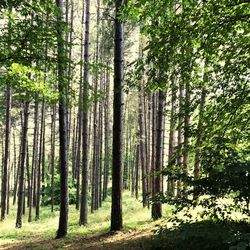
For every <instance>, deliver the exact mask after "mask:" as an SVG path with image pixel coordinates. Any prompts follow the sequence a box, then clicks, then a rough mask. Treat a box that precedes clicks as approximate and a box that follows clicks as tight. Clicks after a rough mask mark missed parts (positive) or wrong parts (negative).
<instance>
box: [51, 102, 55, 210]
mask: <svg viewBox="0 0 250 250" xmlns="http://www.w3.org/2000/svg"><path fill="white" fill-rule="evenodd" d="M55 133H56V106H55V105H54V106H53V107H52V115H51V142H50V144H51V148H50V156H51V159H50V170H51V212H53V211H54V200H55V197H54V193H55V187H54V178H55V142H56V135H55Z"/></svg>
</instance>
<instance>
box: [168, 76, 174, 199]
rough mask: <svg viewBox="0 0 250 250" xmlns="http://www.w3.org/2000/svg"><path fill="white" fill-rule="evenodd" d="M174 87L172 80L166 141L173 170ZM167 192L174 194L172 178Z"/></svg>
mask: <svg viewBox="0 0 250 250" xmlns="http://www.w3.org/2000/svg"><path fill="white" fill-rule="evenodd" d="M175 100H176V87H175V82H174V80H172V86H171V111H170V128H169V141H168V166H169V168H170V169H171V170H173V168H174V166H175V160H174V159H173V155H174V148H175V127H176V125H175V113H176V101H175ZM168 194H169V195H172V196H173V195H174V180H173V179H172V178H171V176H170V179H169V180H168Z"/></svg>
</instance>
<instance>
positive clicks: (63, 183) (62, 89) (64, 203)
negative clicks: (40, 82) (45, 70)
mask: <svg viewBox="0 0 250 250" xmlns="http://www.w3.org/2000/svg"><path fill="white" fill-rule="evenodd" d="M56 5H57V7H58V8H59V10H60V11H59V12H58V15H57V22H58V26H57V63H58V90H59V94H60V96H59V140H60V160H59V169H60V188H61V194H60V197H61V198H60V200H61V201H60V217H59V227H58V231H57V235H56V237H57V238H62V237H64V236H65V235H66V234H67V229H68V205H69V204H68V203H69V202H68V144H67V121H66V105H65V97H66V86H65V79H64V74H65V67H64V63H65V60H64V59H65V53H64V35H63V30H62V13H63V5H62V0H56Z"/></svg>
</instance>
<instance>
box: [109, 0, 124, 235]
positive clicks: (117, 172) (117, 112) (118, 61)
mask: <svg viewBox="0 0 250 250" xmlns="http://www.w3.org/2000/svg"><path fill="white" fill-rule="evenodd" d="M122 6H123V0H116V17H115V41H114V42H115V51H114V102H113V110H114V111H113V151H112V157H113V158H112V205H111V206H112V208H111V231H116V230H121V229H122V186H123V185H122V162H123V161H122V152H123V150H122V149H123V140H122V139H123V138H122V137H123V124H122V122H123V71H124V66H123V63H124V62H123V61H124V58H123V57H124V55H123V51H124V38H123V36H124V31H123V21H122V20H121V19H120V8H121V7H122Z"/></svg>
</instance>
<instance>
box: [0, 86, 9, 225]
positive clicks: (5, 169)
mask: <svg viewBox="0 0 250 250" xmlns="http://www.w3.org/2000/svg"><path fill="white" fill-rule="evenodd" d="M11 97H12V96H11V88H10V86H7V87H6V112H5V126H6V127H5V146H4V161H3V163H4V164H3V175H2V192H1V194H2V195H1V220H4V219H5V218H6V215H7V197H8V169H9V166H8V165H9V164H8V163H9V157H10V132H11V99H12V98H11Z"/></svg>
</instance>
